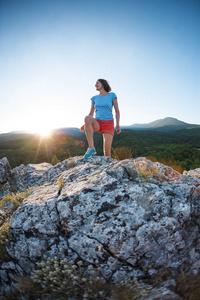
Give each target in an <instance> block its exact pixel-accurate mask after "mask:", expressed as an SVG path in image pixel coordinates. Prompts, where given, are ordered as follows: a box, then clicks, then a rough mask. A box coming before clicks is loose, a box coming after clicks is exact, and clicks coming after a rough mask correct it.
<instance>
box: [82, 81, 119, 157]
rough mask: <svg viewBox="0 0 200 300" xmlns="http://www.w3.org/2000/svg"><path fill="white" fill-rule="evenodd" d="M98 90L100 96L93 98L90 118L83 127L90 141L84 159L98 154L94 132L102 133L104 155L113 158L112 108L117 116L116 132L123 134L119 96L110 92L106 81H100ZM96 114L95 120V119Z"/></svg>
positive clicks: (88, 117)
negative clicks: (120, 122)
mask: <svg viewBox="0 0 200 300" xmlns="http://www.w3.org/2000/svg"><path fill="white" fill-rule="evenodd" d="M95 87H96V90H97V91H99V95H96V96H94V97H92V98H91V101H92V102H91V109H90V113H89V115H88V116H86V117H85V125H83V126H82V127H81V131H82V132H83V131H84V129H85V134H86V137H87V141H88V145H89V147H88V149H87V152H86V153H85V155H84V158H89V157H90V156H91V155H93V154H96V150H95V147H94V139H93V131H95V132H101V133H102V134H103V150H104V155H105V156H109V157H111V145H112V140H113V136H114V120H113V114H112V108H113V106H114V109H115V115H116V131H117V134H119V133H120V132H121V129H120V126H119V117H120V113H119V108H118V103H117V96H116V94H115V93H113V92H110V91H111V87H110V85H109V84H108V82H107V81H106V80H105V79H98V80H97V82H96V84H95ZM94 112H95V118H93V115H94Z"/></svg>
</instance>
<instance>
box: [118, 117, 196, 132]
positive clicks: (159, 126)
mask: <svg viewBox="0 0 200 300" xmlns="http://www.w3.org/2000/svg"><path fill="white" fill-rule="evenodd" d="M198 126H200V125H197V124H189V123H185V122H183V121H180V120H178V119H175V118H172V117H167V118H164V119H159V120H156V121H153V122H150V123H146V124H138V123H135V124H133V125H130V126H122V129H132V130H152V131H161V132H170V131H174V130H181V129H187V128H190V127H198Z"/></svg>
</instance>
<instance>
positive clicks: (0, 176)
mask: <svg viewBox="0 0 200 300" xmlns="http://www.w3.org/2000/svg"><path fill="white" fill-rule="evenodd" d="M10 174H11V166H10V164H9V161H8V159H7V158H6V157H4V158H2V159H1V160H0V184H3V183H6V182H7V180H8V177H9V176H10Z"/></svg>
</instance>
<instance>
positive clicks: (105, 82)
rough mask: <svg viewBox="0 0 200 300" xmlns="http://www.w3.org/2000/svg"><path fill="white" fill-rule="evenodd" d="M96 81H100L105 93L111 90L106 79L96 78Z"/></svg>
mask: <svg viewBox="0 0 200 300" xmlns="http://www.w3.org/2000/svg"><path fill="white" fill-rule="evenodd" d="M98 81H100V82H101V83H102V84H103V87H104V90H105V91H106V92H107V93H109V92H110V91H111V87H110V85H109V83H108V81H107V80H105V79H98Z"/></svg>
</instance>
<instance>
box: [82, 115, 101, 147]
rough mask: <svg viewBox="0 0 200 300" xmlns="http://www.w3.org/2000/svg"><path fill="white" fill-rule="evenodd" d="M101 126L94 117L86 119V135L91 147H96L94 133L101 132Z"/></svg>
mask: <svg viewBox="0 0 200 300" xmlns="http://www.w3.org/2000/svg"><path fill="white" fill-rule="evenodd" d="M99 130H100V125H99V123H98V122H97V120H96V119H94V118H93V117H92V116H87V117H85V134H86V137H87V141H88V145H89V147H94V139H93V131H97V132H98V131H99Z"/></svg>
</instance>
